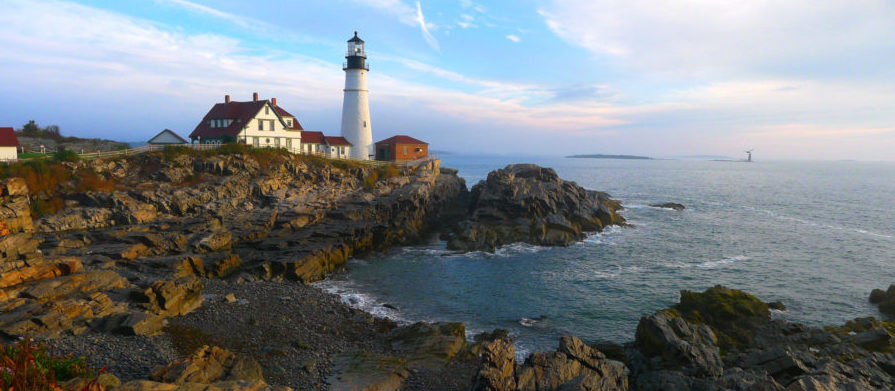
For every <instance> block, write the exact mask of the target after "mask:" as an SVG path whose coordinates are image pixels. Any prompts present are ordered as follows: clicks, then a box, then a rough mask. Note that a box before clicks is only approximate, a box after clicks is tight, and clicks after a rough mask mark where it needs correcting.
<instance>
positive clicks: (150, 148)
mask: <svg viewBox="0 0 895 391" xmlns="http://www.w3.org/2000/svg"><path fill="white" fill-rule="evenodd" d="M222 145H225V144H178V145H170V146H172V147H183V148H190V149H195V150H197V151H207V150H211V149H217V148H220V147H221V146H222ZM167 147H168V145H154V144H146V145H143V146H140V147H137V148H125V149H121V150H117V151H105V152H88V153H79V154H78V157H79V158H81V159H83V160H93V159H103V158H111V157H117V156H131V155H139V154H142V153H147V152H155V151H164V150H165V148H167ZM253 148H276V147H262V146H258V147H255V146H253ZM281 149H285V150H287V151H289V152H290V153H292V154H294V155H306V156H317V157H320V158H324V159H331V160H348V161H354V162H359V163H364V164H368V165H371V166H385V165H392V164H393V165H415V164H418V163H421V162H424V161H428V160H434V159H437V157H436V156H435V155H429V156H427V157H425V158H423V159H417V160H411V161H401V162H392V161H379V160H360V159H354V158H350V157H341V156H329V155H327V154H325V153H323V152H306V151H302V150H301V149H298V148H281ZM49 156H51V155H46V156H41V157H36V158H29V159H21V160H30V159H42V158H46V157H49ZM12 162H14V161H10V162H7V163H12Z"/></svg>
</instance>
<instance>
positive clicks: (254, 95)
mask: <svg viewBox="0 0 895 391" xmlns="http://www.w3.org/2000/svg"><path fill="white" fill-rule="evenodd" d="M252 100H253V101H255V102H257V101H258V93H257V92H253V93H252Z"/></svg>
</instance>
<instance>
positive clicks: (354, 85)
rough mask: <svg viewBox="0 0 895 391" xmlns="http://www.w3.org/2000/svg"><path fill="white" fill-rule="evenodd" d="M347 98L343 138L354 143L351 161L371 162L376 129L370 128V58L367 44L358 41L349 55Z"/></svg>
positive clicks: (350, 47) (350, 43) (354, 40)
mask: <svg viewBox="0 0 895 391" xmlns="http://www.w3.org/2000/svg"><path fill="white" fill-rule="evenodd" d="M345 59H346V60H347V61H345V65H344V66H343V67H342V70H344V71H345V98H344V99H343V100H342V137H345V139H346V140H348V142H350V143H351V157H352V158H355V159H364V160H366V159H370V156H371V155H372V154H373V128H372V125H371V124H370V99H369V96H368V94H369V91H368V90H367V72H368V71H369V70H370V66H369V65H367V54H366V53H365V52H364V40H362V39H360V38H358V36H357V31H355V32H354V37H353V38H351V39H349V40H348V52H347V53H346V54H345Z"/></svg>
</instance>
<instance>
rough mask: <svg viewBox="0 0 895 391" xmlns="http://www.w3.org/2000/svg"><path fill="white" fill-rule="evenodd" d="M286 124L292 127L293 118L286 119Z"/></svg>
mask: <svg viewBox="0 0 895 391" xmlns="http://www.w3.org/2000/svg"><path fill="white" fill-rule="evenodd" d="M286 125H289V127H290V128H291V127H292V120H291V119H287V120H286Z"/></svg>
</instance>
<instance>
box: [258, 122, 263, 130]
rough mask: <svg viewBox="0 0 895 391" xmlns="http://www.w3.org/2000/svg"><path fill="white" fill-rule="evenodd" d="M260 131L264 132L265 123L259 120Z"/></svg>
mask: <svg viewBox="0 0 895 391" xmlns="http://www.w3.org/2000/svg"><path fill="white" fill-rule="evenodd" d="M258 130H264V121H262V120H260V119H259V120H258Z"/></svg>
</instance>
